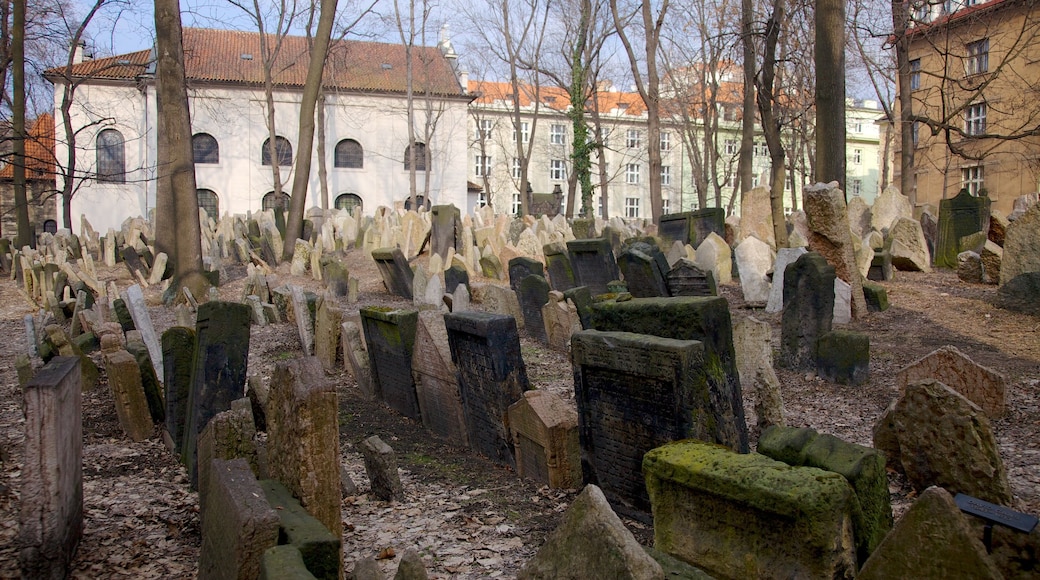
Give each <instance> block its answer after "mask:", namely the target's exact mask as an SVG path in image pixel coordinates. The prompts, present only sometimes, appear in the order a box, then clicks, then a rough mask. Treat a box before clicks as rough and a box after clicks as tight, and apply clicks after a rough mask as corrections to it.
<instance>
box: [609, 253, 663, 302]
mask: <svg viewBox="0 0 1040 580" xmlns="http://www.w3.org/2000/svg"><path fill="white" fill-rule="evenodd" d="M617 265H618V269H620V270H621V274H622V275H623V276H624V277H625V285H626V286H627V287H628V292H629V293H630V294H631V295H632V296H634V297H636V298H654V297H658V296H668V284H667V282H666V280H665V272H666V271H667V270H666V271H662V270H661V267H660V264H659V263H658V262H657V260H655V259H654V258H652V257H650V256H648V255H647V254H644V253H643V252H641V251H639V250H637V249H635V248H628V249H625V250H622V252H621V256H619V257H618V262H617Z"/></svg>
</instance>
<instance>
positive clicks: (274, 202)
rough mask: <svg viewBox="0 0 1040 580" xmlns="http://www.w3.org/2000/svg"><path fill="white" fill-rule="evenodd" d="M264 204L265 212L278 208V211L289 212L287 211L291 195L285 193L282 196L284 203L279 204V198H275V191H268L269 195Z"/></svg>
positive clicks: (265, 197)
mask: <svg viewBox="0 0 1040 580" xmlns="http://www.w3.org/2000/svg"><path fill="white" fill-rule="evenodd" d="M263 204H264V205H263V207H264V209H265V210H268V209H275V208H278V209H281V210H287V209H289V194H288V193H283V194H282V203H281V204H279V203H278V198H277V197H275V196H274V192H273V191H268V192H267V195H265V196H264V201H263Z"/></svg>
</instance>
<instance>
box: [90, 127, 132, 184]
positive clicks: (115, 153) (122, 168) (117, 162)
mask: <svg viewBox="0 0 1040 580" xmlns="http://www.w3.org/2000/svg"><path fill="white" fill-rule="evenodd" d="M123 143H124V141H123V134H122V133H120V132H119V131H116V130H115V129H105V130H104V131H102V132H100V133H98V136H97V180H98V181H106V182H109V183H126V153H125V152H124V150H123Z"/></svg>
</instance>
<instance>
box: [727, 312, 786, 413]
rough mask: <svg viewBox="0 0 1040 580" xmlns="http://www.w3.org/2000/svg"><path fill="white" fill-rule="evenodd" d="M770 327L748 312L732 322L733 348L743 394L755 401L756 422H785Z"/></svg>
mask: <svg viewBox="0 0 1040 580" xmlns="http://www.w3.org/2000/svg"><path fill="white" fill-rule="evenodd" d="M771 337H772V328H771V327H770V325H769V323H768V322H762V321H759V320H757V319H755V318H753V317H751V316H747V317H743V318H741V319H739V320H738V321H737V322H736V323H735V324H734V325H733V349H734V351H735V352H736V355H737V369H738V371H739V374H740V387H741V392H742V394H744V395H745V397H747V396H748V395H747V393H749V392H750V393H751V394H750V398H751V400H752V401H754V409H755V415H757V422H756V423H757V426H758V428H759V429H765V428H766V427H768V426H770V425H783V424H784V414H785V413H784V401H783V397H782V395H781V392H780V379H779V377H777V376H776V371H775V370H774V369H773V347H772V345H771Z"/></svg>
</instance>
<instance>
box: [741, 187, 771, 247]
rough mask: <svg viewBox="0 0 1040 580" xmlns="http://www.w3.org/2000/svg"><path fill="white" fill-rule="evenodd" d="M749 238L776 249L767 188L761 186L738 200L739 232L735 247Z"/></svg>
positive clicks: (752, 189)
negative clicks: (753, 237)
mask: <svg viewBox="0 0 1040 580" xmlns="http://www.w3.org/2000/svg"><path fill="white" fill-rule="evenodd" d="M750 236H755V237H757V238H758V239H759V240H761V241H762V242H765V243H766V244H768V245H769V247H770V248H776V236H775V234H774V233H773V210H772V208H771V207H770V200H769V188H768V187H765V186H762V185H759V186H756V187H753V188H751V190H750V191H747V192H745V193H744V195H742V196H741V198H740V232H739V234H738V235H737V239H736V240H735V241H736V244H735V245H738V246H739V245H740V244H742V243H744V240H745V239H747V238H748V237H750Z"/></svg>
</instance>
